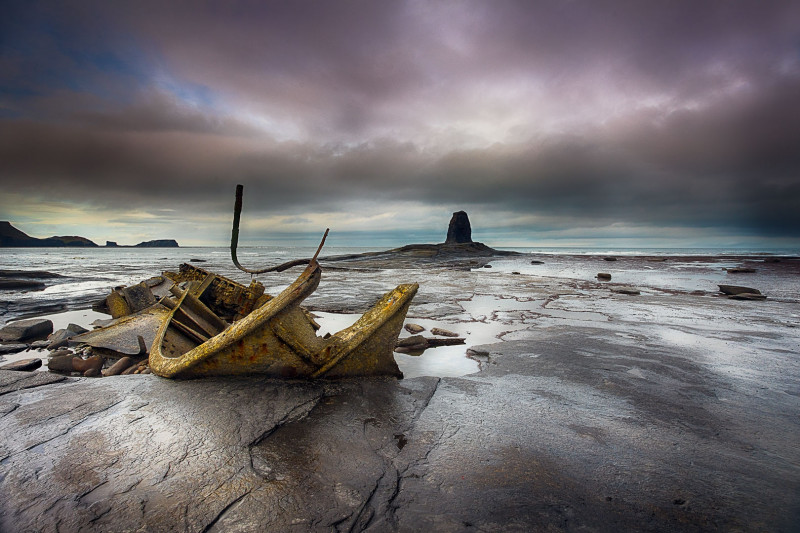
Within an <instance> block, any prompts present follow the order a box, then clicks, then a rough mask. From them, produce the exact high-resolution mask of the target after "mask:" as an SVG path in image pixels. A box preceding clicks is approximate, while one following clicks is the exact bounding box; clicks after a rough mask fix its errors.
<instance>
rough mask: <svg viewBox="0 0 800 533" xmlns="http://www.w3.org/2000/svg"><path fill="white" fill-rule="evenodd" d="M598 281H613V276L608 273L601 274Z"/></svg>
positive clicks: (598, 275)
mask: <svg viewBox="0 0 800 533" xmlns="http://www.w3.org/2000/svg"><path fill="white" fill-rule="evenodd" d="M597 279H599V280H600V281H611V274H609V273H608V272H599V273H598V274H597Z"/></svg>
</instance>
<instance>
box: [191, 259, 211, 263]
mask: <svg viewBox="0 0 800 533" xmlns="http://www.w3.org/2000/svg"><path fill="white" fill-rule="evenodd" d="M189 262H190V263H208V261H206V260H205V259H189Z"/></svg>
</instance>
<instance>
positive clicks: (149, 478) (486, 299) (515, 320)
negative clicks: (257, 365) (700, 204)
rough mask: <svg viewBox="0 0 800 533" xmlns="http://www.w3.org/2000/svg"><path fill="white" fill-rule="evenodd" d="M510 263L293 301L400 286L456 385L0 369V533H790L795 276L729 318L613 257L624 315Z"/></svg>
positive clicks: (591, 286) (673, 277) (561, 272)
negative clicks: (460, 368) (461, 362)
mask: <svg viewBox="0 0 800 533" xmlns="http://www.w3.org/2000/svg"><path fill="white" fill-rule="evenodd" d="M529 259H530V258H524V262H523V260H522V259H513V258H512V259H507V260H505V261H506V263H503V262H495V263H494V268H492V269H488V270H486V271H484V270H483V269H481V270H480V271H478V272H462V271H456V270H450V269H431V270H427V271H424V272H423V271H421V270H420V271H415V270H411V271H407V272H402V276H400V275H399V274H398V271H391V270H386V271H379V272H375V273H372V272H370V273H366V272H365V273H361V274H359V273H355V272H352V271H350V272H345V271H340V270H334V271H331V272H326V283H324V284H323V285H321V287H320V290H319V291H318V293H319V297H318V299H315V298H311V299H309V302H310V303H311V306H312V307H316V308H322V309H328V310H352V311H359V312H360V311H361V310H363V309H362V308H363V307H364V306H367V305H368V304H370V303H371V299H372V298H375V297H376V295H380V294H381V293H382V292H383V291H384V290H388V288H391V286H393V285H394V284H395V283H396V281H397V279H398V278H402V279H408V278H407V277H406V276H408V277H410V279H416V276H420V277H421V279H422V280H423V281H425V283H424V284H423V286H422V288H421V289H420V293H419V294H418V296H417V298H416V299H415V302H414V306H412V309H411V311H410V313H409V317H410V318H413V320H414V321H415V322H421V323H424V324H426V325H427V326H428V327H430V326H433V325H441V326H443V327H446V328H448V329H451V328H452V329H453V330H455V331H473V338H475V339H488V340H478V341H476V342H475V343H474V344H478V343H480V344H481V345H480V346H474V345H471V344H469V345H468V346H465V350H467V349H468V350H469V352H468V353H471V354H472V357H473V358H474V359H476V360H477V361H479V363H475V364H479V365H480V372H478V373H475V374H471V375H467V376H462V377H442V378H436V377H419V378H413V379H406V380H401V381H395V380H392V379H388V380H384V379H367V380H345V381H338V382H324V381H318V382H288V381H276V380H269V379H265V378H260V377H248V378H214V379H204V380H195V381H171V380H166V379H161V378H158V377H156V376H153V375H134V376H122V377H109V378H103V379H85V378H77V379H75V378H65V377H63V376H58V375H54V374H48V373H42V372H40V373H21V372H9V371H0V531H1V532H7V531H8V532H18V531H20V532H26V531H37V532H38V531H47V532H50V531H53V532H54V531H87V532H89V531H97V532H100V531H103V532H105V531H155V532H159V531H191V532H209V531H225V532H228V531H298V532H304V531H370V532H384V531H389V532H392V531H399V532H406V531H408V532H411V531H453V532H461V531H526V532H527V531H601V532H606V531H608V532H618V531H659V532H661V531H680V532H684V531H687V532H688V531H691V532H694V531H787V532H789V531H797V524H800V447H798V446H797V442H798V435H800V418H799V417H798V413H800V386H798V383H800V359H798V355H797V354H798V353H800V334H798V331H800V329H798V326H800V322H798V316H800V314H799V313H798V300H797V297H796V295H797V290H796V289H797V282H796V280H797V279H800V278H798V277H797V275H796V273H797V272H798V269H799V268H800V266H798V263H795V262H788V261H784V262H782V263H778V266H774V265H772V263H769V264H763V266H762V264H759V270H758V272H757V273H756V274H754V275H753V276H755V277H753V278H749V279H753V280H755V281H757V285H758V286H759V287H761V288H762V289H764V290H765V292H767V293H769V299H768V300H766V301H764V302H736V301H731V300H728V299H727V298H720V297H715V296H714V292H715V287H716V283H717V282H719V281H720V280H721V279H724V278H725V277H726V276H727V273H725V272H724V271H723V270H720V269H719V268H717V267H718V266H720V265H722V266H735V265H728V264H727V263H725V262H724V261H722V260H720V262H718V263H714V265H713V268H709V267H707V266H704V267H702V268H700V267H697V266H696V265H695V262H685V263H680V264H678V263H677V261H675V260H673V259H670V260H669V261H666V262H665V263H661V262H659V263H653V264H652V265H651V263H650V262H647V261H644V262H643V261H639V262H638V263H637V262H634V261H633V260H632V259H626V258H621V259H620V260H619V261H617V262H615V263H614V264H615V265H617V266H615V267H614V268H618V270H615V271H614V276H615V278H614V279H616V280H620V283H626V284H630V285H632V286H635V287H637V288H638V289H641V294H640V295H636V296H631V295H625V294H618V293H615V292H613V291H612V290H611V289H609V286H607V285H603V284H599V283H597V282H596V281H595V280H594V279H593V276H594V275H595V274H596V272H597V262H598V261H602V259H597V258H591V257H588V258H577V259H575V258H572V259H570V260H560V261H561V263H557V262H556V259H555V258H546V259H547V262H546V263H545V264H544V265H541V264H538V265H530V264H529V263H530V261H529ZM725 261H727V259H725ZM673 262H675V263H676V264H675V265H674V266H670V265H671V264H672V263H673ZM526 263H527V264H526ZM653 265H654V266H653ZM526 268H527V269H528V270H526ZM534 269H539V270H534ZM546 269H549V270H546ZM695 269H696V270H697V274H696V275H695V274H692V277H687V276H684V274H683V273H684V272H685V271H687V270H689V271H691V272H694V270H695ZM540 270H541V272H540ZM506 271H521V272H522V274H521V275H515V276H511V275H508V274H507V272H506ZM789 274H791V275H789ZM423 276H424V277H423ZM625 276H628V277H629V279H627V280H626V279H625ZM759 276H760V277H759ZM356 278H357V279H358V283H353V279H356ZM362 281H363V283H362ZM275 283H276V285H279V284H280V280H279V279H278V280H277V281H275ZM273 292H274V291H273ZM322 304H325V306H323V305H322ZM481 327H485V328H486V330H487V331H488V333H486V334H485V335H484V333H482V332H481V331H478V330H479V328H481ZM476 332H477V333H476ZM492 338H494V339H500V338H502V339H503V342H500V343H493V344H492V343H489V342H494V341H493V340H492ZM484 343H486V344H484ZM425 356H426V357H437V353H436V352H435V351H433V350H431V351H430V353H426V355H425Z"/></svg>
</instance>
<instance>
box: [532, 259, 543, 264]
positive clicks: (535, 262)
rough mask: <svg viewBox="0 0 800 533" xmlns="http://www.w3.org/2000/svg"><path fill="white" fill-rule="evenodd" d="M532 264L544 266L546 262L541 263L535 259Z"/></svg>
mask: <svg viewBox="0 0 800 533" xmlns="http://www.w3.org/2000/svg"><path fill="white" fill-rule="evenodd" d="M531 264H532V265H543V264H544V261H539V260H538V259H534V260H533V261H531Z"/></svg>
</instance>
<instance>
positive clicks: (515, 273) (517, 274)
mask: <svg viewBox="0 0 800 533" xmlns="http://www.w3.org/2000/svg"><path fill="white" fill-rule="evenodd" d="M511 274H513V275H514V276H519V272H517V271H516V270H515V271H513V272H512V273H511Z"/></svg>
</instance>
